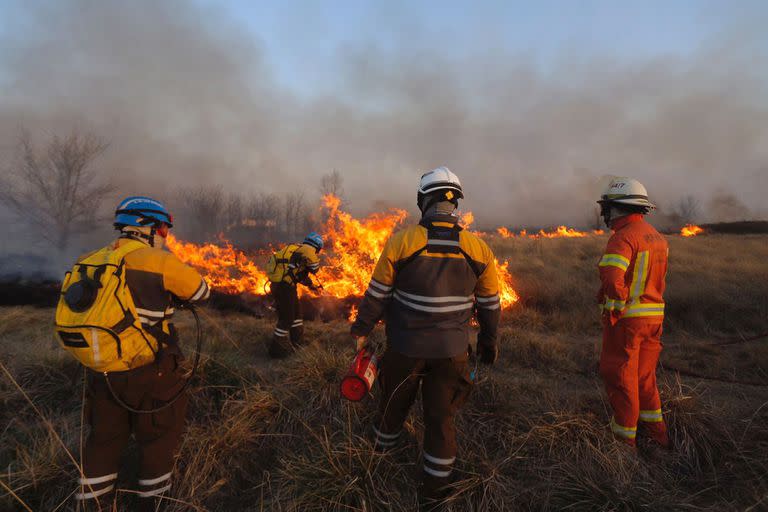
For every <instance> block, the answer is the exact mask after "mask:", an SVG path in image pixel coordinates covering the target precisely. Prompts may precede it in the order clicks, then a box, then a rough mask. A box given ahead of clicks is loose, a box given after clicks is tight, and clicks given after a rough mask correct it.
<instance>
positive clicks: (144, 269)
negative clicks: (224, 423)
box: [65, 197, 209, 511]
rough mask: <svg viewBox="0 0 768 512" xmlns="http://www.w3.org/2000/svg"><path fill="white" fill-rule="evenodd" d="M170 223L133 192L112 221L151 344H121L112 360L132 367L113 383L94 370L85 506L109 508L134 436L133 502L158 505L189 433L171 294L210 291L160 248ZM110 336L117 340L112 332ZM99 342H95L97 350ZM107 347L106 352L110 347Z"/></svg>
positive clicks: (156, 205)
mask: <svg viewBox="0 0 768 512" xmlns="http://www.w3.org/2000/svg"><path fill="white" fill-rule="evenodd" d="M172 223H173V218H172V217H171V215H170V213H168V211H167V210H166V208H165V207H164V206H163V205H162V203H160V202H159V201H156V200H154V199H152V198H148V197H128V198H126V199H125V200H123V201H122V202H121V203H120V205H119V206H118V209H117V211H116V215H115V222H114V225H115V228H116V229H118V230H119V231H120V237H119V238H118V239H117V240H116V241H115V242H114V243H113V245H112V247H113V248H115V249H117V248H123V249H124V250H125V252H126V255H125V257H124V264H125V274H124V275H125V283H126V286H127V288H128V290H129V292H130V295H131V296H132V298H133V302H134V304H135V311H136V313H137V315H138V319H137V320H138V321H139V323H140V330H141V331H143V333H144V336H145V338H144V339H145V340H146V341H147V343H146V344H145V345H144V344H142V345H141V348H140V349H139V350H138V351H137V352H136V353H131V354H128V353H126V347H125V346H124V347H123V352H122V357H121V358H120V359H121V360H122V361H119V360H116V361H115V362H114V364H117V363H122V364H123V366H125V367H126V368H128V369H125V370H124V371H110V372H109V376H108V378H109V383H107V381H106V378H105V375H104V373H106V372H103V373H102V372H97V371H92V370H89V371H88V379H87V380H88V387H87V404H86V411H87V421H88V423H89V424H90V434H89V435H88V439H87V441H86V444H85V448H84V450H83V462H82V463H83V477H82V478H80V480H79V484H80V490H79V492H78V493H77V494H76V495H75V498H76V499H77V501H78V502H79V503H80V505H81V506H82V507H83V508H85V509H87V510H111V508H110V506H111V503H112V500H113V499H114V493H115V486H116V483H117V474H118V469H119V464H120V458H121V455H122V452H123V450H124V449H125V447H126V445H127V444H128V442H129V440H130V438H131V436H133V437H134V439H135V440H136V442H137V444H138V450H139V480H138V492H137V493H136V495H137V498H136V499H137V500H138V505H137V506H136V508H135V509H136V510H147V511H149V510H157V509H158V507H159V506H161V505H162V501H163V500H162V497H163V496H164V495H166V494H168V492H169V490H170V489H171V481H172V479H171V476H172V473H173V466H174V457H175V454H176V451H177V449H178V447H179V445H180V443H181V440H182V436H183V433H184V426H185V416H186V410H187V402H188V396H187V393H186V391H184V392H182V390H183V389H184V386H183V384H184V377H183V373H184V372H183V368H182V367H181V363H182V361H183V356H182V353H181V350H180V348H179V345H178V339H177V336H176V334H175V329H174V328H173V324H172V323H170V319H171V317H172V315H173V313H174V309H173V304H172V298H175V299H177V300H179V301H181V302H197V301H200V300H204V299H206V298H208V295H209V290H208V286H207V284H206V283H205V281H204V280H203V278H202V277H201V276H200V274H198V273H197V272H196V271H195V270H194V269H192V268H191V267H188V266H187V265H184V264H183V263H182V262H181V261H179V260H178V259H177V258H176V257H175V256H174V255H173V254H171V253H169V252H168V251H164V250H162V247H163V243H164V239H165V237H166V236H167V235H168V230H169V228H170V227H171V226H172V225H173V224H172ZM125 245H131V247H129V248H125V247H124V246H125ZM132 320H133V319H132ZM104 338H107V337H104ZM65 340H66V338H65ZM69 342H70V343H72V341H71V340H69ZM107 342H108V343H114V342H113V341H112V340H111V339H110V340H107ZM66 343H67V341H65V344H66ZM96 346H97V344H96V343H94V350H95V348H96ZM102 351H103V353H102V355H104V354H105V353H106V351H104V347H102ZM110 387H111V389H110ZM180 393H181V394H180ZM174 396H176V397H178V399H176V400H175V401H174V402H173V403H172V405H171V406H169V407H167V408H165V409H163V410H161V411H158V412H156V413H149V414H148V413H136V412H131V411H129V410H127V409H126V408H125V405H127V406H129V407H131V408H134V409H136V410H146V409H153V408H157V407H158V406H159V405H161V404H164V403H167V402H166V401H167V400H169V399H170V398H171V397H174Z"/></svg>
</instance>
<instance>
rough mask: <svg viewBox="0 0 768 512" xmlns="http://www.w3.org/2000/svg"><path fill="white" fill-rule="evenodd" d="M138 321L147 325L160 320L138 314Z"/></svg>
mask: <svg viewBox="0 0 768 512" xmlns="http://www.w3.org/2000/svg"><path fill="white" fill-rule="evenodd" d="M139 321H140V322H141V323H143V324H147V325H155V324H157V323H158V322H160V320H155V319H153V318H147V317H144V316H141V315H139Z"/></svg>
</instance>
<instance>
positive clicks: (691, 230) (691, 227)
mask: <svg viewBox="0 0 768 512" xmlns="http://www.w3.org/2000/svg"><path fill="white" fill-rule="evenodd" d="M703 232H704V228H702V227H701V226H697V225H695V224H686V225H685V226H683V227H682V229H681V230H680V234H681V235H683V236H696V235H700V234H702V233H703Z"/></svg>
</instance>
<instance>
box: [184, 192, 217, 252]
mask: <svg viewBox="0 0 768 512" xmlns="http://www.w3.org/2000/svg"><path fill="white" fill-rule="evenodd" d="M180 195H181V202H182V205H183V208H184V210H185V211H186V212H187V218H189V219H190V221H191V222H190V223H191V224H192V225H193V226H194V230H195V232H194V235H193V238H194V239H196V240H205V239H208V238H210V237H212V236H215V235H217V234H218V233H220V232H221V231H222V230H223V229H224V227H226V226H225V225H224V223H225V222H226V219H225V206H226V204H225V203H226V200H225V196H224V191H223V190H222V188H221V186H217V185H214V186H203V185H201V186H199V187H197V188H192V189H184V190H182V191H181V194H180Z"/></svg>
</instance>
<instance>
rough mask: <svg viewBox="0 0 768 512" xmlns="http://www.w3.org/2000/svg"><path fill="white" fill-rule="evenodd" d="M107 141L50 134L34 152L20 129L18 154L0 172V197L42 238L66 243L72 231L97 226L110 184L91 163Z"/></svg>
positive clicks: (60, 244)
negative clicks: (50, 137)
mask: <svg viewBox="0 0 768 512" xmlns="http://www.w3.org/2000/svg"><path fill="white" fill-rule="evenodd" d="M107 147H108V144H107V143H106V142H104V141H103V140H101V139H100V138H98V137H96V136H95V135H92V134H81V133H78V132H77V131H72V132H71V133H70V134H69V135H68V136H66V137H63V138H62V137H58V136H54V137H53V138H52V139H51V140H50V142H48V145H47V147H46V148H45V149H44V150H43V151H40V152H38V150H37V148H36V147H35V146H34V145H33V144H32V140H31V137H30V135H29V133H28V132H26V131H22V133H21V135H20V136H19V141H18V148H17V149H18V157H17V159H16V161H15V162H14V163H13V164H12V166H11V167H10V168H9V169H8V171H7V173H6V176H5V177H4V178H0V180H1V181H0V201H2V202H3V203H4V204H5V205H6V206H8V207H9V208H10V209H11V210H12V211H13V212H14V213H15V214H16V215H18V217H19V218H20V219H21V220H22V221H26V222H29V223H30V224H31V225H32V226H33V227H34V228H36V229H37V231H38V232H39V233H40V235H41V236H42V237H43V238H44V239H45V240H47V241H49V242H51V243H53V244H54V245H55V246H56V247H57V248H58V249H59V250H64V249H66V248H67V246H68V245H69V243H70V241H71V238H72V236H75V235H78V234H80V233H83V232H86V231H89V230H91V229H93V228H94V227H95V226H96V221H97V220H98V213H99V210H100V207H101V203H102V201H103V200H104V198H105V197H106V196H107V195H109V194H110V193H112V192H113V191H114V190H115V188H114V187H113V186H112V184H111V183H110V182H109V180H104V179H103V178H102V177H101V176H99V174H100V172H99V171H97V170H96V169H94V168H93V162H94V161H95V160H96V159H97V158H98V157H99V156H100V155H102V154H103V153H104V152H105V151H106V149H107Z"/></svg>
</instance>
